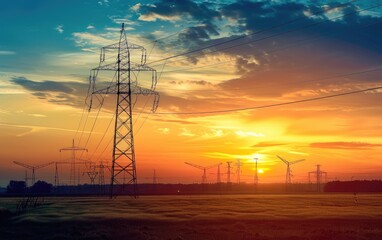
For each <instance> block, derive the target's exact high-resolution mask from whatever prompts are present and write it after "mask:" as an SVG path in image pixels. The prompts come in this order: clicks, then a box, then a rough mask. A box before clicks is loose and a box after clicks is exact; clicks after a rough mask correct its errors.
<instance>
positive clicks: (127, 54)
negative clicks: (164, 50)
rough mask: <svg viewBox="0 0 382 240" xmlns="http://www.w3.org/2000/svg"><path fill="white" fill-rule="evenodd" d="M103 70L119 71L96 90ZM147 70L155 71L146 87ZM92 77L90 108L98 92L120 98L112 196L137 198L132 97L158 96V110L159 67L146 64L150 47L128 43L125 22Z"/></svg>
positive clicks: (118, 102) (106, 49)
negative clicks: (142, 81)
mask: <svg viewBox="0 0 382 240" xmlns="http://www.w3.org/2000/svg"><path fill="white" fill-rule="evenodd" d="M133 50H138V51H140V52H141V53H140V54H139V63H134V62H132V61H131V57H132V56H131V55H132V51H133ZM109 55H110V56H109ZM108 57H111V58H108ZM110 59H112V60H110ZM114 59H115V60H114ZM100 71H108V72H110V71H113V72H115V83H113V84H111V85H110V86H109V87H106V88H101V89H96V79H97V76H98V73H99V72H100ZM143 71H146V72H149V73H151V74H150V75H151V76H150V81H151V87H148V88H144V87H141V86H139V85H138V79H137V76H138V74H139V72H143ZM89 79H90V87H89V91H90V92H89V95H90V96H91V97H90V103H89V110H90V109H91V107H92V103H93V96H96V97H98V95H110V94H113V95H116V98H117V101H116V110H115V125H114V138H113V152H112V166H111V183H110V198H112V197H114V196H117V195H119V194H123V193H127V194H129V195H130V196H131V197H134V198H137V197H138V182H137V171H136V162H135V150H134V136H133V135H134V134H133V104H134V99H132V97H133V95H145V96H147V95H154V96H155V99H154V103H153V108H152V111H153V112H154V111H155V110H156V108H157V107H158V102H159V94H158V93H157V92H156V91H155V88H156V84H157V73H156V70H155V69H153V68H150V67H149V66H147V65H146V49H145V48H144V47H141V46H138V45H135V44H131V43H129V42H127V38H126V33H125V25H124V24H123V23H122V28H121V31H120V37H119V42H118V43H115V44H111V45H109V46H105V47H102V48H101V54H100V63H99V66H98V67H96V68H93V69H92V70H91V74H90V78H89ZM113 80H114V79H113ZM126 185H130V186H132V189H128V188H127V186H126ZM117 186H118V188H117Z"/></svg>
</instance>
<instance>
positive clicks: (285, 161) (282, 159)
mask: <svg viewBox="0 0 382 240" xmlns="http://www.w3.org/2000/svg"><path fill="white" fill-rule="evenodd" d="M276 156H277V157H278V158H279V159H280V160H281V161H283V162H284V163H285V164H288V163H289V162H288V161H287V160H285V159H284V158H282V157H280V156H279V155H276Z"/></svg>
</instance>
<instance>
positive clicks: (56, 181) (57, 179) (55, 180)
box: [54, 162, 60, 187]
mask: <svg viewBox="0 0 382 240" xmlns="http://www.w3.org/2000/svg"><path fill="white" fill-rule="evenodd" d="M57 164H58V163H57V162H55V167H56V169H55V172H54V186H55V187H58V186H59V185H60V182H59V178H58V165H57Z"/></svg>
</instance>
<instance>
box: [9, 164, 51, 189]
mask: <svg viewBox="0 0 382 240" xmlns="http://www.w3.org/2000/svg"><path fill="white" fill-rule="evenodd" d="M13 163H14V164H17V165H19V166H22V167H25V168H27V169H30V170H32V177H31V186H33V184H35V182H36V174H35V172H36V170H37V169H40V168H44V167H47V166H49V165H51V164H53V163H54V162H49V163H45V164H41V165H37V166H31V165H28V164H25V163H21V162H17V161H13ZM25 179H26V180H27V179H28V178H27V174H25ZM26 180H25V181H26ZM25 184H27V182H25Z"/></svg>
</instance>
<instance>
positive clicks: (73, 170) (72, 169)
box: [60, 139, 88, 186]
mask: <svg viewBox="0 0 382 240" xmlns="http://www.w3.org/2000/svg"><path fill="white" fill-rule="evenodd" d="M62 151H71V152H72V159H71V162H70V179H69V184H70V185H73V186H74V185H76V151H86V152H87V151H88V150H87V149H86V148H81V147H76V146H75V145H74V139H73V142H72V146H70V147H66V148H61V149H60V152H62Z"/></svg>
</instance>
